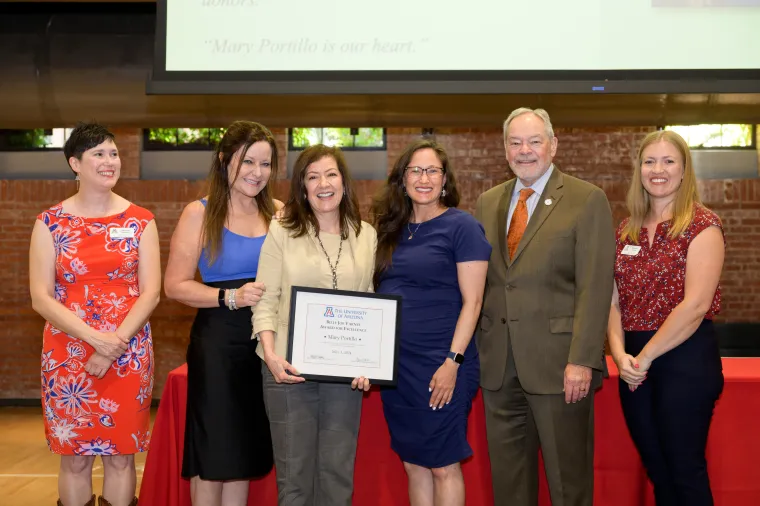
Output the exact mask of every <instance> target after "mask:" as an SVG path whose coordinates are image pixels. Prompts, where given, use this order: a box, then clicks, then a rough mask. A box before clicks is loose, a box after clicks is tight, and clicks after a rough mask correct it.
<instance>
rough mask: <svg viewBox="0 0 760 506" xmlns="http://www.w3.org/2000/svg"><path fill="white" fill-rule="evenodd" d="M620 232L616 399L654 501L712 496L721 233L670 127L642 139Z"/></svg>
mask: <svg viewBox="0 0 760 506" xmlns="http://www.w3.org/2000/svg"><path fill="white" fill-rule="evenodd" d="M637 162H638V163H637V164H636V167H635V169H634V173H633V180H632V181H631V187H630V189H629V191H628V210H629V212H630V215H631V216H630V217H629V218H627V219H625V220H624V221H623V222H622V223H621V224H620V227H619V228H618V232H617V260H616V263H615V291H614V294H613V301H612V307H611V310H610V320H609V328H608V337H609V343H610V350H611V352H612V357H613V358H614V360H615V363H616V364H617V366H618V369H619V370H620V378H621V379H620V400H621V404H622V407H623V414H624V415H625V419H626V423H627V425H628V429H629V431H630V433H631V437H632V439H633V441H634V443H635V445H636V448H637V449H638V451H639V454H640V455H641V459H642V462H643V463H644V466H645V467H646V469H647V473H648V475H649V478H650V479H651V480H652V483H653V484H654V492H655V499H656V502H657V506H671V505H672V506H686V505H688V506H706V505H712V504H713V499H712V493H711V491H710V482H709V478H708V476H707V462H706V459H705V447H706V445H707V434H708V431H709V427H710V420H711V418H712V412H713V407H714V405H715V402H716V401H717V399H718V397H719V396H720V394H721V392H722V390H723V371H722V364H721V359H720V353H719V349H718V344H717V339H716V336H715V331H714V329H713V326H712V318H713V316H714V315H716V314H717V313H718V312H719V311H720V286H719V279H720V274H721V270H722V268H723V256H724V238H723V229H722V225H721V222H720V219H719V218H718V216H717V215H716V214H715V213H713V212H712V211H710V210H709V209H707V208H706V207H704V206H703V205H702V204H701V202H700V199H699V195H698V192H697V184H696V176H695V174H694V169H693V167H692V164H691V154H690V152H689V147H688V145H687V144H686V142H685V141H684V140H683V138H681V137H680V136H679V135H678V134H676V133H675V132H671V131H657V132H653V133H651V134H649V135H648V136H647V137H646V138H645V139H644V141H643V142H642V144H641V147H640V148H639V152H638V160H637Z"/></svg>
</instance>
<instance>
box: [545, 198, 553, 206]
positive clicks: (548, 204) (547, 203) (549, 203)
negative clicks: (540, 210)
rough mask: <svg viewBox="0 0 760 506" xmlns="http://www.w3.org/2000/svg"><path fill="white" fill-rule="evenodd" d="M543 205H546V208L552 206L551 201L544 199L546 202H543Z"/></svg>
mask: <svg viewBox="0 0 760 506" xmlns="http://www.w3.org/2000/svg"><path fill="white" fill-rule="evenodd" d="M544 204H546V205H547V206H550V205H552V199H546V200H544Z"/></svg>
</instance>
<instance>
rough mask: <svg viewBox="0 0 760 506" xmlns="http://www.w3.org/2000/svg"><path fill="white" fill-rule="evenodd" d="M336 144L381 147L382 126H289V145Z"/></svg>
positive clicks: (352, 147) (350, 146) (382, 145)
mask: <svg viewBox="0 0 760 506" xmlns="http://www.w3.org/2000/svg"><path fill="white" fill-rule="evenodd" d="M320 143H321V144H325V145H327V146H338V147H341V148H344V149H383V148H384V147H385V136H384V131H383V129H382V128H355V129H352V128H291V129H290V146H291V148H292V149H304V148H306V147H308V146H311V145H314V144H320Z"/></svg>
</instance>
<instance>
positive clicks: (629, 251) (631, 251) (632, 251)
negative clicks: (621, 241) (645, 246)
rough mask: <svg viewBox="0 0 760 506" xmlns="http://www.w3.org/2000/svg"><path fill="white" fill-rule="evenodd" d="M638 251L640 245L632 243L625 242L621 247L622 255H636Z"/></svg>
mask: <svg viewBox="0 0 760 506" xmlns="http://www.w3.org/2000/svg"><path fill="white" fill-rule="evenodd" d="M639 251H641V246H634V245H633V244H626V245H625V247H623V251H621V253H623V255H629V256H636V255H638V254H639Z"/></svg>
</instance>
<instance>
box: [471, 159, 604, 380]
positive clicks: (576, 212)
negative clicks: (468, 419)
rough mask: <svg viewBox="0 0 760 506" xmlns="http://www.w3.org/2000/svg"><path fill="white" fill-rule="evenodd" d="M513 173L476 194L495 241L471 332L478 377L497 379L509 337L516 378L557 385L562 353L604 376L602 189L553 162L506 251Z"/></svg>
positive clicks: (562, 367) (565, 360) (564, 357)
mask: <svg viewBox="0 0 760 506" xmlns="http://www.w3.org/2000/svg"><path fill="white" fill-rule="evenodd" d="M515 182H516V180H515V179H511V180H510V181H507V182H506V183H503V184H500V185H498V186H496V187H494V188H492V189H491V190H489V191H487V192H485V193H484V194H482V195H481V196H480V198H478V201H477V204H476V213H475V216H476V218H477V219H478V220H479V221H480V222H481V224H482V225H483V227H485V230H486V236H487V238H488V240H489V242H490V243H491V245H492V246H493V252H492V254H491V259H490V261H489V266H488V276H487V281H486V292H485V296H484V300H483V311H482V317H481V321H480V325H479V331H478V332H477V334H476V340H477V345H478V350H479V352H480V362H481V367H480V371H481V386H482V387H483V388H485V389H487V390H498V389H499V388H501V386H502V380H503V378H504V372H505V368H506V364H507V350H508V342H511V348H512V352H513V354H514V356H513V358H514V362H515V367H516V369H517V374H518V378H519V380H520V384H521V385H522V388H523V389H524V390H525V391H526V392H527V393H530V394H561V393H562V390H563V384H564V371H565V367H566V365H567V364H568V363H573V364H579V365H585V366H588V367H591V368H592V369H594V374H593V381H592V386H593V387H595V386H598V385H599V384H601V371H602V370H603V367H604V365H603V364H604V360H603V354H604V340H605V333H606V329H607V319H608V315H609V311H610V300H611V297H612V285H613V267H614V262H615V229H614V227H613V224H612V213H611V212H610V206H609V203H608V201H607V197H606V196H605V194H604V192H603V191H602V190H601V189H599V188H598V187H596V186H594V185H592V184H590V183H587V182H584V181H582V180H580V179H577V178H575V177H572V176H568V175H567V174H563V173H562V172H560V171H559V170H558V169H557V167H556V166H555V168H554V170H553V172H552V174H551V176H550V177H549V180H548V182H547V184H546V187H545V189H544V192H543V194H542V195H541V197H540V201H539V203H538V206H537V207H536V209H535V211H534V212H533V214H532V216H531V217H530V220H529V221H528V225H527V229H526V230H525V234H524V235H523V237H522V240H521V241H520V244H519V246H518V248H517V251H516V252H515V257H514V258H513V259H511V260H510V259H509V254H508V250H507V246H506V233H507V213H508V210H509V205H510V200H511V198H512V192H513V190H514V187H515Z"/></svg>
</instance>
